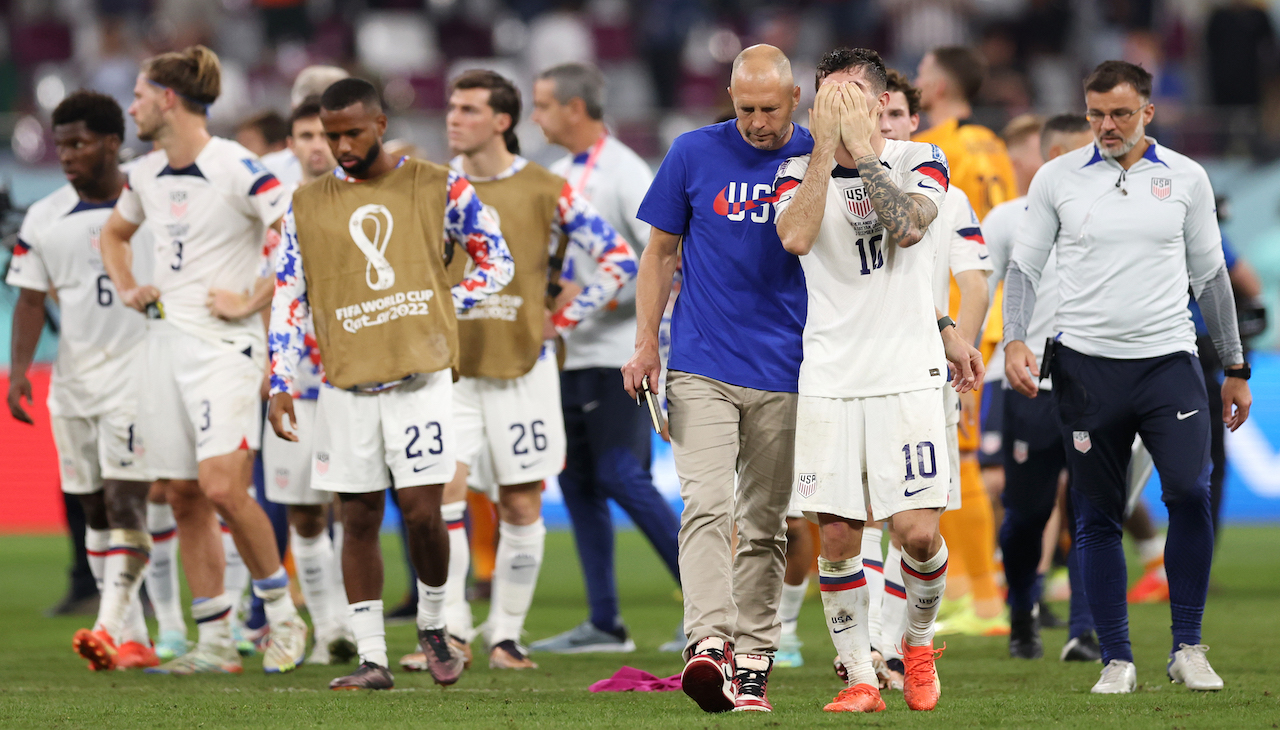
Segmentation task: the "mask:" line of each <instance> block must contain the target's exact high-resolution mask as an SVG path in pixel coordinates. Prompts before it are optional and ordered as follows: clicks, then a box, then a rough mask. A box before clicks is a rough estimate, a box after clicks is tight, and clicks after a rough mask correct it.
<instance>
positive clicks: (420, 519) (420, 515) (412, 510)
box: [403, 504, 445, 533]
mask: <svg viewBox="0 0 1280 730" xmlns="http://www.w3.org/2000/svg"><path fill="white" fill-rule="evenodd" d="M403 514H404V524H405V527H407V528H408V529H409V531H410V532H415V533H430V532H434V531H436V530H443V529H445V527H444V518H443V517H441V516H440V509H439V508H438V507H437V508H435V509H432V508H431V506H430V505H426V504H423V505H414V506H413V507H407V508H405V509H404V513H403Z"/></svg>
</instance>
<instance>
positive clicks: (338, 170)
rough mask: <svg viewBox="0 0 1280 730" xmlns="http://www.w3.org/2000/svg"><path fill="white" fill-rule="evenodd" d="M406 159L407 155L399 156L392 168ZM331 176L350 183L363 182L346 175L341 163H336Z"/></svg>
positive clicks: (402, 163)
mask: <svg viewBox="0 0 1280 730" xmlns="http://www.w3.org/2000/svg"><path fill="white" fill-rule="evenodd" d="M408 161H409V156H408V155H405V156H404V157H401V158H400V160H399V162H396V167H395V168H392V169H396V168H399V167H400V166H402V165H404V163H406V162H408ZM333 176H334V177H336V178H338V179H339V180H341V181H343V182H350V183H360V182H364V180H361V179H360V178H358V177H351V176H350V175H348V174H347V171H346V170H344V169H342V165H338V166H337V167H335V168H333Z"/></svg>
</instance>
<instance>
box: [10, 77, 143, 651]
mask: <svg viewBox="0 0 1280 730" xmlns="http://www.w3.org/2000/svg"><path fill="white" fill-rule="evenodd" d="M52 122H53V136H54V144H55V147H56V149H57V152H58V161H59V162H60V163H61V165H62V172H63V174H64V175H65V176H66V178H67V183H68V184H67V185H64V186H63V187H61V188H58V190H56V191H55V192H54V193H52V194H51V195H49V196H47V197H45V198H42V199H40V200H39V201H37V202H35V203H34V204H32V206H31V208H30V209H29V210H28V211H27V215H26V217H25V218H24V219H23V222H22V229H21V230H20V231H19V232H18V241H17V244H16V245H15V246H14V254H13V259H12V262H11V263H10V266H9V273H8V275H7V277H6V278H5V281H6V283H8V284H9V286H13V287H17V288H18V289H19V290H20V293H19V295H18V302H17V304H16V306H15V307H14V310H13V357H12V362H11V363H10V375H9V412H10V413H11V414H12V415H13V417H14V418H16V419H17V420H19V421H21V422H23V423H28V424H30V423H34V421H32V419H31V416H30V415H29V414H27V412H26V411H25V410H24V409H23V407H22V399H23V398H24V397H25V398H26V399H27V402H28V403H30V401H31V383H30V381H29V380H27V369H28V368H29V367H30V365H31V360H32V357H33V356H34V355H35V350H36V345H37V343H39V341H40V332H41V330H42V329H43V328H44V317H45V310H44V302H45V297H46V295H47V294H49V293H52V294H53V296H55V297H56V298H57V301H58V305H59V307H60V309H61V312H62V331H61V337H60V339H59V344H58V359H57V360H56V361H55V363H54V366H53V380H52V382H51V384H50V387H49V415H50V419H51V426H52V429H53V440H54V446H56V447H57V451H58V458H59V463H60V464H59V465H60V467H61V468H60V472H61V477H62V491H64V492H66V493H67V494H74V495H78V496H79V499H80V503H81V504H82V505H83V506H84V512H85V518H86V520H87V522H88V528H87V530H86V531H85V547H86V549H87V551H88V554H89V566H90V568H91V569H92V570H93V575H94V578H95V579H96V580H97V583H98V591H99V593H100V594H101V602H100V603H99V608H98V617H97V620H96V621H95V622H94V625H93V628H92V629H80V630H79V631H77V632H76V634H75V637H74V639H73V641H72V643H73V646H74V647H75V649H76V651H77V652H78V653H79V654H80V655H81V656H83V657H84V658H85V659H88V660H89V668H90V669H95V670H98V669H115V668H121V669H124V668H131V667H152V666H155V665H157V664H159V663H160V660H159V659H158V658H157V657H156V654H155V652H154V651H153V650H152V648H151V641H150V638H149V637H148V635H147V624H146V621H145V620H144V619H143V617H142V606H141V602H140V601H139V600H138V588H139V586H140V585H141V584H142V577H143V570H145V568H146V565H147V561H148V559H149V557H150V553H151V537H150V536H149V535H148V534H147V531H146V516H145V509H144V505H145V503H146V498H147V491H148V489H149V488H150V486H151V484H150V475H149V473H148V471H147V462H146V459H145V458H144V456H143V455H144V449H143V442H142V439H141V437H140V435H139V434H138V433H137V430H138V429H137V420H138V418H137V417H138V413H137V407H138V399H139V397H140V396H141V392H140V391H141V388H142V381H141V373H140V370H141V364H142V360H143V355H144V352H145V349H146V344H145V342H144V339H145V337H146V321H145V320H144V319H143V317H142V315H140V314H138V313H137V312H135V311H132V310H130V309H129V308H128V307H126V306H125V304H124V303H123V302H122V301H121V298H120V297H119V296H118V294H117V292H116V289H115V287H113V286H112V284H111V279H110V278H109V277H108V276H107V275H106V274H105V273H103V267H102V256H101V254H100V253H99V241H100V236H101V233H102V226H103V224H104V223H105V222H106V220H107V218H108V217H109V216H110V215H111V208H112V206H114V205H115V202H116V198H118V197H119V196H120V191H121V189H122V188H124V185H125V176H124V173H122V172H121V171H120V167H119V159H118V154H119V150H120V144H121V142H123V141H124V114H123V113H122V112H121V111H120V106H119V105H118V104H116V102H115V100H113V99H112V98H111V97H109V96H105V95H103V94H96V93H93V92H90V91H77V92H76V93H74V94H71V95H70V96H68V97H67V98H66V99H63V100H62V102H61V103H59V104H58V106H57V108H55V109H54V110H53V117H52ZM138 259H139V260H138V262H137V266H138V268H139V269H140V270H144V269H145V268H146V266H147V265H148V264H149V261H148V260H147V259H148V257H147V256H145V255H142V256H139V257H138ZM144 276H145V274H144Z"/></svg>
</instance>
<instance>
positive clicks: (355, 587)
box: [269, 78, 513, 690]
mask: <svg viewBox="0 0 1280 730" xmlns="http://www.w3.org/2000/svg"><path fill="white" fill-rule="evenodd" d="M320 105H321V108H320V120H321V122H322V123H323V124H324V131H325V136H326V137H327V138H328V140H329V149H330V150H331V151H332V152H333V154H334V157H335V158H336V159H337V161H338V165H339V167H338V169H337V170H335V171H334V174H333V175H325V176H322V177H320V178H318V179H317V180H316V181H314V182H312V183H311V184H309V185H307V186H305V187H303V188H301V189H299V190H298V191H296V192H295V193H294V195H293V203H292V206H291V207H290V209H289V213H287V214H286V215H285V224H284V235H283V237H282V238H283V240H282V242H281V249H280V251H279V253H278V255H277V257H276V290H275V295H274V297H273V299H272V303H271V329H270V340H271V347H272V358H271V407H270V415H269V417H270V420H271V426H272V428H273V429H274V430H275V432H276V435H277V436H279V437H281V438H283V439H286V440H289V441H298V440H299V435H298V434H297V433H296V432H295V429H297V426H298V421H297V419H296V415H295V410H294V402H293V397H292V396H291V395H290V393H291V392H292V391H293V389H294V387H295V385H294V380H295V378H296V377H297V373H296V370H295V367H296V364H297V363H298V362H299V361H300V360H301V359H302V357H303V355H304V353H305V352H306V348H307V341H306V333H307V331H308V329H307V327H308V325H307V321H308V320H310V321H311V323H312V325H311V326H313V327H314V331H315V341H316V344H315V349H316V351H318V352H319V355H320V361H321V364H322V365H323V367H324V373H325V381H326V385H325V386H324V387H322V388H320V393H319V398H318V399H317V403H316V413H315V421H314V423H313V425H312V428H313V434H312V445H313V449H314V458H313V459H312V462H311V487H312V488H313V489H321V490H326V491H330V492H338V493H339V494H340V495H341V498H342V522H343V526H344V528H345V530H344V533H345V534H344V540H343V545H342V561H343V564H344V565H343V568H344V569H343V578H344V580H345V582H346V592H347V600H348V602H349V606H348V616H349V620H350V624H351V629H352V631H353V633H354V634H355V639H356V645H357V647H358V650H359V653H360V662H361V664H360V666H359V667H358V668H357V669H356V670H355V672H353V673H352V674H350V675H348V676H345V677H338V678H336V679H334V680H333V681H332V682H330V683H329V687H330V689H335V690H352V689H391V688H392V687H393V686H394V679H393V677H392V676H391V672H390V671H389V670H388V669H387V664H388V660H387V642H386V628H385V626H384V623H383V615H382V613H383V607H382V600H381V599H382V583H383V581H382V550H381V545H380V543H379V530H380V527H381V525H382V514H383V509H384V506H385V501H386V495H385V494H384V492H385V491H386V490H387V488H388V487H390V486H391V485H392V483H393V482H394V485H395V488H396V490H397V495H398V498H399V504H400V509H401V511H402V513H403V514H404V520H405V525H406V526H407V528H408V539H409V547H410V552H411V557H412V559H413V565H414V568H415V569H416V570H417V572H418V581H419V583H418V590H419V593H420V596H419V600H418V640H419V642H420V644H421V646H422V650H423V651H424V652H425V653H426V655H427V663H428V669H429V671H430V672H431V676H432V678H433V679H434V680H435V681H436V682H437V683H439V684H442V685H449V684H453V683H455V682H457V681H458V678H459V677H460V676H461V674H462V669H463V661H464V659H463V656H462V654H461V653H459V652H457V651H455V650H454V649H453V648H452V647H451V646H450V645H449V643H448V639H447V631H446V626H445V616H444V585H445V578H446V576H447V574H448V565H449V536H448V534H447V531H446V529H445V524H444V521H443V520H442V519H441V516H440V498H441V495H442V493H443V491H444V483H445V482H446V481H448V480H449V478H450V477H452V476H453V473H454V469H455V461H456V459H455V457H454V453H455V451H456V448H457V441H456V439H457V437H456V435H455V429H454V425H453V424H454V418H453V378H452V375H451V373H450V366H451V365H453V364H454V363H455V362H457V358H458V354H459V349H458V346H457V320H456V315H455V309H456V310H461V311H465V310H467V309H470V308H471V307H473V306H475V305H476V304H477V303H478V302H479V301H481V300H483V299H484V298H485V297H487V296H489V295H490V294H492V293H494V292H495V291H497V290H499V289H501V288H502V287H503V286H504V285H505V284H506V282H508V281H509V280H510V279H511V276H512V270H513V265H512V260H511V254H510V252H509V251H508V250H507V246H506V244H505V243H504V242H503V239H502V234H501V233H500V232H499V230H498V227H497V225H496V223H495V222H494V221H493V219H492V218H491V217H490V216H489V215H488V214H487V213H486V212H485V211H484V209H483V207H482V206H481V204H480V201H479V199H478V198H477V197H476V195H475V191H474V190H473V189H472V188H471V185H470V184H469V183H468V182H467V181H466V180H465V179H463V178H462V177H461V176H459V175H457V174H456V173H453V172H450V171H449V170H448V169H446V168H444V167H442V166H440V165H434V164H432V163H429V162H424V161H421V160H411V159H409V158H407V157H402V158H400V159H399V160H397V159H396V158H394V157H392V156H391V155H390V154H389V153H388V152H387V151H386V148H385V147H384V146H383V143H382V138H383V135H384V134H385V132H386V128H387V117H386V115H385V114H384V113H383V111H382V103H381V100H380V99H379V96H378V90H377V89H376V88H374V86H373V84H370V83H369V82H368V81H364V80H361V79H354V78H349V79H343V80H341V81H338V82H336V83H334V84H333V85H332V86H330V87H329V88H328V89H326V90H325V92H324V94H323V96H322V97H321V100H320ZM455 247H460V248H462V249H463V251H464V252H465V254H466V256H467V258H469V259H470V260H471V261H472V262H474V264H475V268H474V270H472V271H471V273H470V274H468V275H467V277H466V278H465V279H463V280H462V281H461V282H460V283H459V284H457V285H455V286H453V287H452V288H450V287H449V286H448V284H447V281H446V278H447V273H446V269H445V267H446V263H447V261H448V259H449V258H450V256H451V255H453V253H454V249H455ZM313 313H314V314H313ZM285 415H288V416H289V420H290V422H291V424H286V423H285V422H284V417H285Z"/></svg>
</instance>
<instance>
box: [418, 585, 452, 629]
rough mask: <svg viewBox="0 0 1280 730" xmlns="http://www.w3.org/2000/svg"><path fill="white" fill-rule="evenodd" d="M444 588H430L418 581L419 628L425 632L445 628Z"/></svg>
mask: <svg viewBox="0 0 1280 730" xmlns="http://www.w3.org/2000/svg"><path fill="white" fill-rule="evenodd" d="M444 595H445V587H444V586H429V585H427V584H426V583H423V582H422V581H421V580H419V581H418V628H419V629H422V630H423V631H429V630H431V629H443V628H445V621H444Z"/></svg>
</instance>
